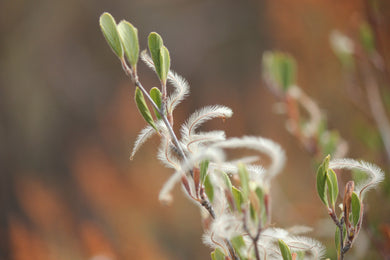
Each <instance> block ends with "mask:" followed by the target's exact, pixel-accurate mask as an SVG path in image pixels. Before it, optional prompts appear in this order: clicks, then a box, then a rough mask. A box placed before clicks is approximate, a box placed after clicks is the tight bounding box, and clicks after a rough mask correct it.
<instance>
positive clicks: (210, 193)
mask: <svg viewBox="0 0 390 260" xmlns="http://www.w3.org/2000/svg"><path fill="white" fill-rule="evenodd" d="M204 191H205V192H206V195H207V197H208V198H209V200H210V202H213V200H214V187H213V184H212V183H211V180H210V175H208V174H207V175H206V179H205V181H204Z"/></svg>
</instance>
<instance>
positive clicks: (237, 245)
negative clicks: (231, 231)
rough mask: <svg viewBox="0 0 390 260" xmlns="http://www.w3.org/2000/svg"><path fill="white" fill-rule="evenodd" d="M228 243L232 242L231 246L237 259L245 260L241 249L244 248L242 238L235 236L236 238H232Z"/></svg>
mask: <svg viewBox="0 0 390 260" xmlns="http://www.w3.org/2000/svg"><path fill="white" fill-rule="evenodd" d="M230 241H231V242H232V246H233V248H234V250H235V251H236V253H237V255H238V257H239V259H241V260H244V259H246V258H245V256H244V255H243V249H245V248H246V244H245V241H244V238H243V237H242V236H236V237H233V238H232V239H231V240H230Z"/></svg>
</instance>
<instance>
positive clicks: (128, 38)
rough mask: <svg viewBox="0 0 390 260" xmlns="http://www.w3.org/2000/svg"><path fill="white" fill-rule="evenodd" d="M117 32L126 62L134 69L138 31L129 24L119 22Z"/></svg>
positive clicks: (137, 52) (137, 51)
mask: <svg viewBox="0 0 390 260" xmlns="http://www.w3.org/2000/svg"><path fill="white" fill-rule="evenodd" d="M118 32H119V36H120V38H121V41H122V45H123V48H124V49H125V54H126V57H127V60H128V61H129V63H130V65H131V66H132V67H133V68H135V67H136V66H137V62H138V57H139V43H138V30H137V28H135V27H134V26H133V25H132V24H131V23H129V22H127V21H121V22H120V23H119V25H118Z"/></svg>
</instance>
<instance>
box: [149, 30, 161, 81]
mask: <svg viewBox="0 0 390 260" xmlns="http://www.w3.org/2000/svg"><path fill="white" fill-rule="evenodd" d="M163 44H164V43H163V40H162V38H161V36H160V35H159V34H158V33H155V32H152V33H150V34H149V37H148V46H149V51H150V55H151V56H152V60H153V64H154V68H155V69H156V73H157V75H158V77H159V78H160V79H161V80H162V75H161V54H160V52H161V47H163Z"/></svg>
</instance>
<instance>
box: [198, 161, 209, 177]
mask: <svg viewBox="0 0 390 260" xmlns="http://www.w3.org/2000/svg"><path fill="white" fill-rule="evenodd" d="M209 163H210V161H209V160H204V161H202V162H201V163H200V180H201V182H202V183H204V182H205V180H206V176H207V169H208V168H209Z"/></svg>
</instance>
